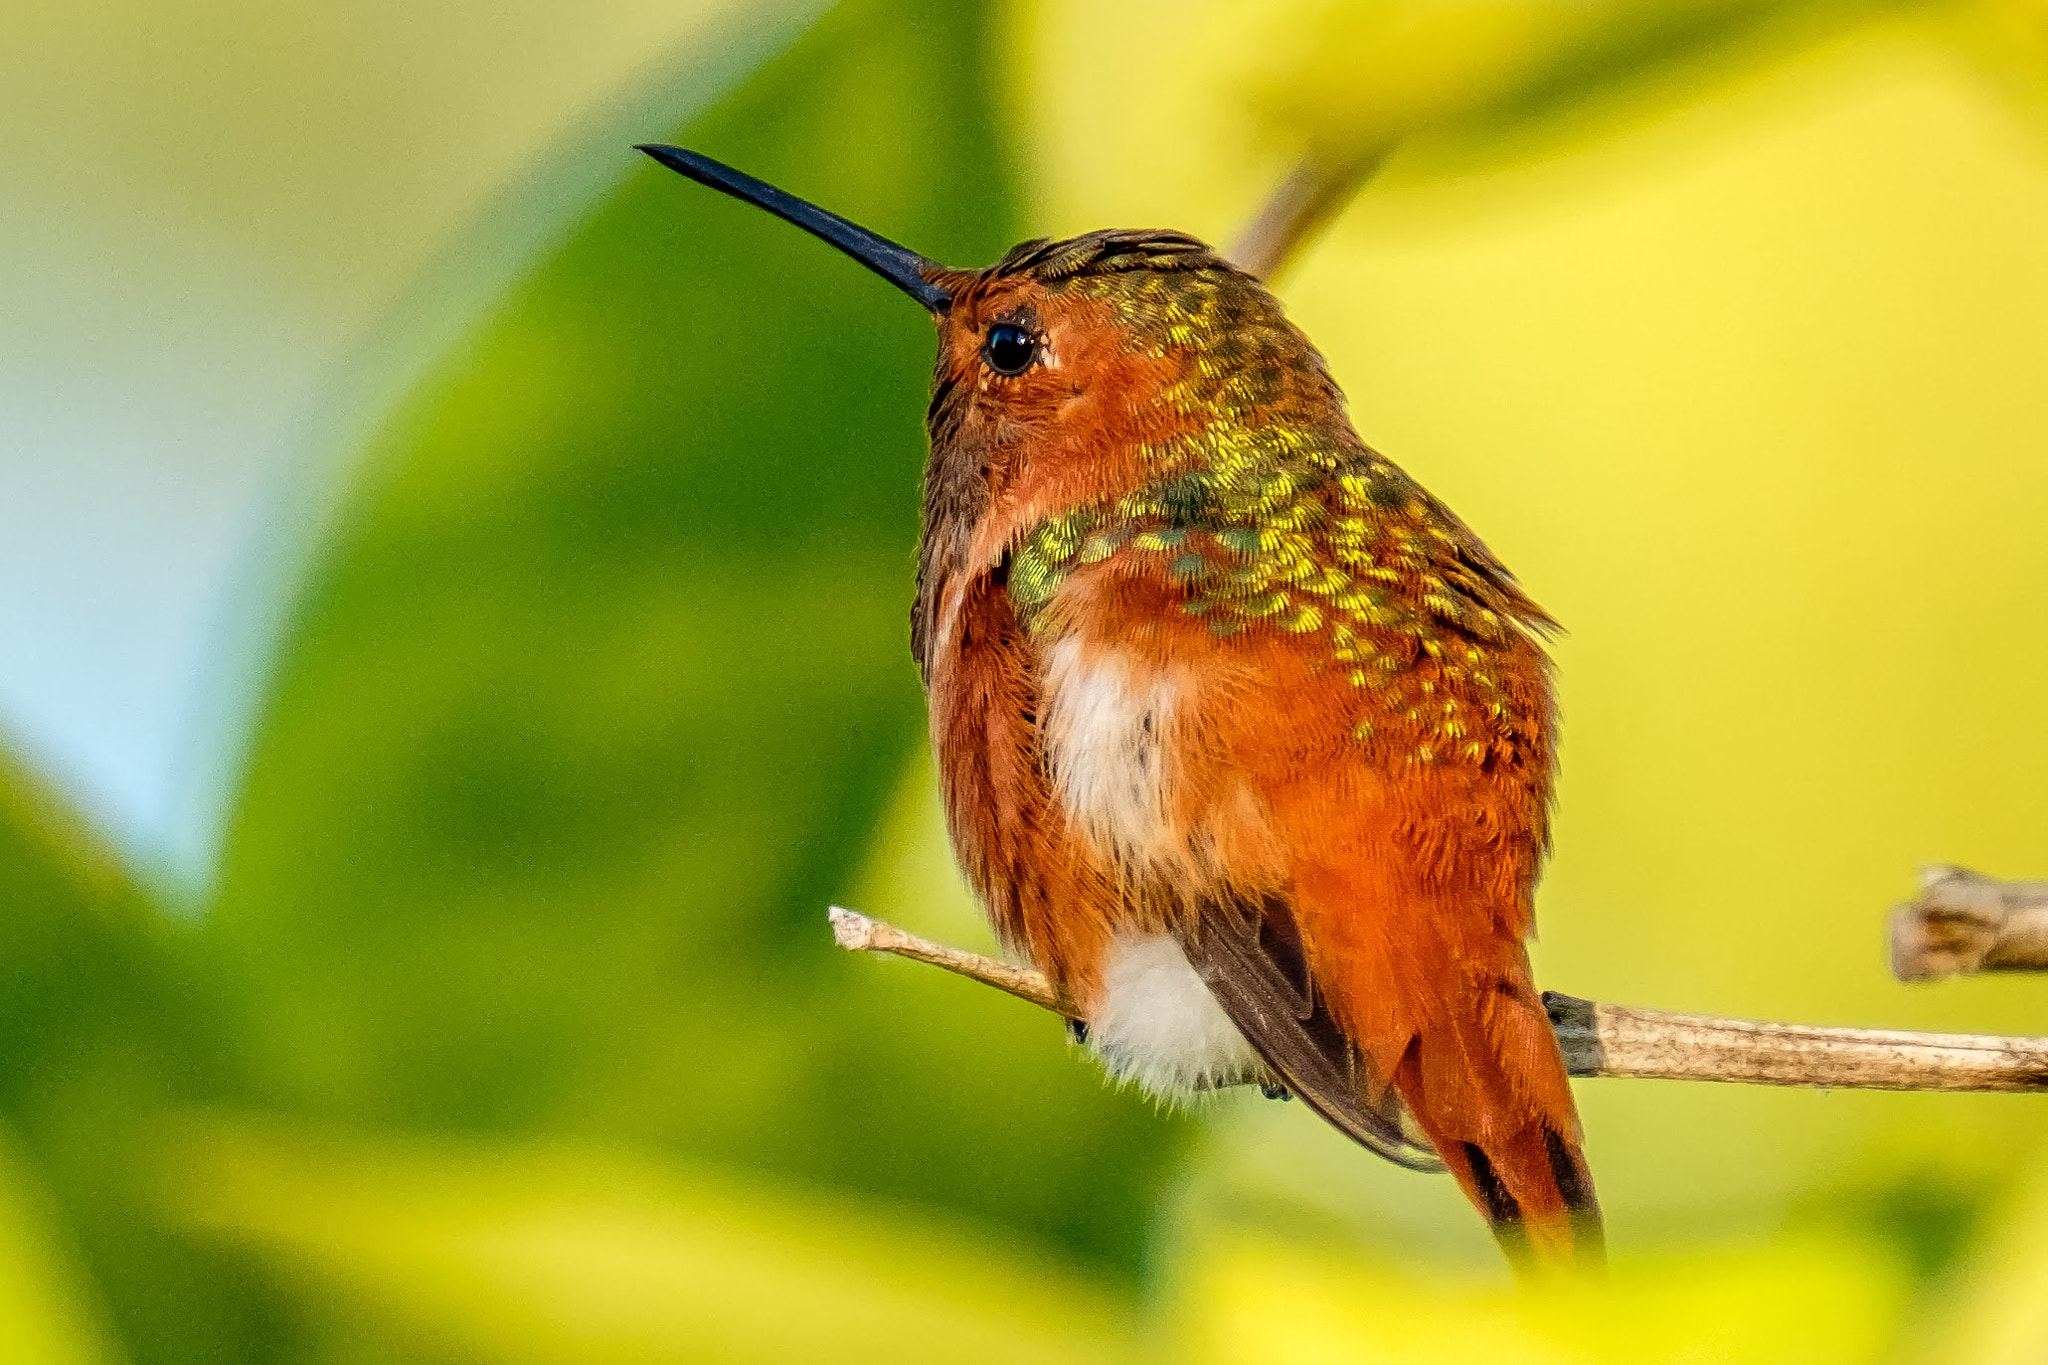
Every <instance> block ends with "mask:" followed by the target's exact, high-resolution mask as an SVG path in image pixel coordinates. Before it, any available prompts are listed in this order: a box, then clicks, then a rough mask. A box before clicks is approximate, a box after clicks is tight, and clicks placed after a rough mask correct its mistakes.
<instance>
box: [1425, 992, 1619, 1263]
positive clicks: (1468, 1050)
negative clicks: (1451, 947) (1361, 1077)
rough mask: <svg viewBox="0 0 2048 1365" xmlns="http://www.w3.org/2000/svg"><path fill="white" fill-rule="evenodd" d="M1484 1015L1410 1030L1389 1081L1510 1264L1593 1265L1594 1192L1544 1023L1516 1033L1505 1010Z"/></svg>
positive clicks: (1597, 1230) (1560, 1065)
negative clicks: (1533, 1033) (1434, 1031)
mask: <svg viewBox="0 0 2048 1365" xmlns="http://www.w3.org/2000/svg"><path fill="white" fill-rule="evenodd" d="M1517 1013H1519V1011H1517ZM1538 1017H1539V1018H1541V1017H1542V1016H1541V1015H1539V1016H1538ZM1488 1022H1490V1023H1491V1024H1492V1025H1493V1027H1490V1028H1489V1027H1486V1026H1485V1024H1483V1023H1481V1021H1478V1020H1472V1021H1463V1027H1460V1026H1459V1025H1455V1024H1454V1025H1451V1032H1452V1033H1453V1034H1454V1036H1453V1037H1451V1038H1445V1037H1444V1036H1442V1035H1441V1034H1438V1035H1437V1036H1435V1037H1430V1036H1425V1037H1422V1038H1418V1039H1416V1040H1415V1042H1414V1043H1413V1044H1411V1045H1410V1047H1409V1049H1408V1051H1407V1053H1406V1055H1405V1056H1404V1057H1403V1058H1402V1061H1401V1065H1400V1066H1399V1067H1398V1068H1397V1069H1396V1071H1395V1077H1394V1086H1395V1089H1396V1090H1398V1091H1399V1092H1400V1093H1401V1098H1402V1099H1403V1100H1405V1101H1406V1102H1407V1104H1408V1107H1409V1108H1410V1109H1411V1110H1412V1111H1413V1112H1414V1114H1415V1117H1416V1119H1417V1120H1418V1121H1419V1122H1420V1123H1421V1125H1422V1127H1423V1130H1424V1131H1425V1132H1427V1133H1428V1134H1429V1136H1430V1140H1431V1141H1432V1142H1433V1143H1435V1145H1436V1149H1437V1152H1438V1153H1439V1154H1440V1155H1441V1156H1442V1157H1443V1160H1444V1164H1445V1165H1446V1166H1448V1167H1449V1168H1450V1170H1451V1174H1453V1175H1454V1176H1456V1177H1457V1179H1458V1183H1459V1184H1460V1185H1461V1186H1463V1187H1464V1190H1465V1193H1466V1195H1467V1196H1468V1197H1470V1199H1471V1200H1472V1202H1473V1204H1475V1205H1476V1206H1478V1209H1479V1211H1480V1212H1481V1213H1482V1214H1484V1215H1485V1216H1486V1221H1487V1223H1488V1224H1489V1225H1490V1226H1491V1227H1492V1229H1493V1235H1494V1237H1495V1239H1496V1240H1498V1241H1499V1242H1500V1244H1501V1249H1502V1250H1503V1251H1505V1252H1506V1253H1507V1256H1508V1259H1509V1261H1510V1262H1512V1263H1513V1264H1514V1266H1515V1268H1516V1270H1517V1271H1519V1272H1524V1273H1527V1272H1531V1271H1534V1270H1537V1269H1539V1268H1549V1267H1553V1266H1564V1265H1570V1266H1577V1267H1580V1268H1587V1269H1590V1268H1596V1267H1598V1266H1599V1265H1601V1264H1603V1263H1604V1261H1605V1259H1606V1241H1605V1236H1604V1233H1603V1231H1602V1227H1601V1222H1600V1202H1599V1199H1598V1198H1597V1197H1596V1196H1595V1194H1594V1192H1593V1177H1592V1174H1591V1172H1590V1171H1589V1170H1588V1169H1587V1167H1586V1159H1585V1157H1584V1156H1583V1155H1582V1154H1581V1153H1580V1151H1579V1143H1578V1138H1577V1128H1578V1124H1577V1115H1576V1113H1575V1112H1574V1110H1573V1107H1572V1101H1571V1090H1570V1082H1569V1081H1568V1080H1567V1079H1566V1077H1565V1071H1564V1060H1563V1058H1562V1057H1560V1056H1559V1055H1558V1052H1557V1044H1556V1043H1555V1041H1554V1040H1553V1038H1552V1035H1551V1033H1550V1030H1549V1027H1548V1024H1547V1023H1545V1024H1543V1025H1541V1027H1542V1030H1543V1031H1542V1035H1541V1038H1540V1039H1538V1038H1535V1037H1528V1038H1521V1037H1519V1036H1516V1035H1520V1034H1522V1033H1524V1032H1525V1031H1526V1030H1524V1029H1522V1028H1520V1027H1517V1026H1516V1025H1515V1024H1513V1023H1509V1022H1508V1021H1507V1020H1503V1019H1499V1018H1495V1019H1493V1020H1491V1021H1488ZM1503 1025H1505V1028H1503V1027H1502V1026H1503ZM1503 1032H1505V1033H1506V1034H1508V1035H1510V1036H1509V1037H1505V1038H1504V1037H1502V1036H1501V1035H1502V1033H1503ZM1508 1042H1512V1043H1514V1044H1515V1045H1514V1046H1507V1047H1503V1046H1501V1044H1503V1043H1508ZM1447 1043H1448V1044H1450V1046H1445V1044H1447ZM1432 1063H1434V1064H1433V1065H1432Z"/></svg>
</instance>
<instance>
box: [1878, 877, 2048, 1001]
mask: <svg viewBox="0 0 2048 1365" xmlns="http://www.w3.org/2000/svg"><path fill="white" fill-rule="evenodd" d="M2040 971H2048V882H2002V881H1999V880H1997V879H1996V878H1994V877H1986V876H1984V875H1982V874H1981V873H1976V872H1972V871H1970V870H1969V869H1968V868H1962V867H1940V866H1937V867H1930V868H1926V869H1924V870H1922V872H1921V874H1920V898H1919V899H1918V900H1915V901H1909V902H1907V903H1906V904H1904V905H1901V906H1900V907H1898V908H1897V909H1896V910H1894V911H1892V972H1893V974H1894V975H1896V976H1897V977H1898V978H1899V980H1901V981H1932V980H1935V979H1937V978H1940V977H1944V976H1957V975H1960V974H1963V973H1966V972H2040Z"/></svg>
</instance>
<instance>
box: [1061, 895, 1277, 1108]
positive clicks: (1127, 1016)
mask: <svg viewBox="0 0 2048 1365" xmlns="http://www.w3.org/2000/svg"><path fill="white" fill-rule="evenodd" d="M1088 1042H1089V1045H1090V1046H1091V1047H1093V1048H1094V1049H1095V1053H1096V1055H1097V1056H1099V1057H1100V1058H1101V1059H1102V1064H1103V1066H1105V1067H1106V1068H1108V1070H1109V1073H1110V1074H1111V1075H1112V1076H1114V1077H1115V1078H1116V1079H1117V1080H1119V1081H1127V1082H1130V1083H1133V1084H1135V1085H1137V1086H1138V1088H1139V1089H1141V1090H1143V1091H1144V1092H1145V1093H1146V1094H1148V1095H1150V1096H1152V1097H1153V1098H1154V1099H1161V1100H1177V1099H1185V1098H1187V1097H1189V1096H1190V1095H1192V1094H1195V1093H1196V1092H1199V1091H1204V1090H1213V1089H1215V1088H1216V1087H1218V1086H1223V1085H1236V1084H1238V1083H1240V1082H1244V1081H1257V1080H1262V1079H1264V1078H1265V1076H1266V1067H1265V1064H1264V1063H1262V1062H1261V1061H1260V1060H1259V1058H1258V1054H1257V1053H1255V1052H1253V1051H1252V1049H1251V1044H1249V1043H1247V1042H1245V1040H1244V1035H1243V1034H1241V1033H1239V1032H1238V1031H1237V1025H1235V1024H1233V1023H1231V1022H1230V1016H1229V1015H1227V1014H1225V1013H1224V1012H1223V1006H1221V1005H1219V1004H1217V1003H1216V997H1215V996H1214V995H1213V994H1212V993H1211V992H1210V990H1209V987H1208V986H1207V985H1206V984H1204V983H1203V981H1202V978H1201V977H1199V976H1197V975H1196V974H1195V969H1194V968H1193V967H1192V966H1190V965H1189V964H1188V959H1187V955H1186V954H1185V953H1183V952H1181V949H1180V945H1179V944H1178V943H1176V942H1174V940H1173V939H1172V937H1171V936H1169V935H1166V934H1128V935H1121V936H1119V937H1118V938H1117V940H1116V942H1115V944H1114V946H1113V947H1112V948H1111V950H1110V957H1109V966H1108V970H1107V971H1105V972H1104V973H1103V978H1102V1000H1101V1003H1100V1004H1099V1005H1098V1006H1097V1007H1096V1009H1095V1012H1094V1017H1093V1018H1091V1019H1090V1020H1089V1021H1088Z"/></svg>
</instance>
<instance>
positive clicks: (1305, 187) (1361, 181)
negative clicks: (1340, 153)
mask: <svg viewBox="0 0 2048 1365" xmlns="http://www.w3.org/2000/svg"><path fill="white" fill-rule="evenodd" d="M1390 150H1391V148H1389V149H1385V150H1381V151H1377V152H1373V153H1371V154H1369V155H1364V156H1354V157H1352V158H1350V159H1348V160H1346V161H1344V162H1342V163H1337V164H1332V163H1330V162H1328V161H1326V160H1325V159H1324V158H1323V157H1321V156H1318V155H1317V154H1315V153H1313V152H1311V153H1310V154H1309V155H1308V156H1305V157H1303V158H1302V160H1301V162H1300V164H1298V165H1297V166H1296V167H1295V168H1294V170H1293V172H1292V173H1291V174H1290V175H1289V176H1288V177H1287V179H1285V180H1284V181H1282V182H1281V183H1280V188H1279V189H1277V190H1275V191H1273V195H1272V197H1271V198H1270V199H1268V200H1266V202H1265V205H1264V207H1262V208H1260V210H1259V211H1258V214H1257V215H1256V216H1255V217H1253V219H1252V221H1251V225H1250V226H1249V227H1247V228H1246V229H1245V230H1244V235H1243V236H1241V237H1239V238H1238V239H1237V244H1236V245H1235V246H1233V247H1232V248H1231V250H1230V259H1231V260H1232V261H1234V262H1235V263H1236V264H1237V266H1238V268H1239V269H1240V270H1243V271H1245V272H1247V273H1249V274H1252V275H1256V276H1258V277H1259V278H1260V279H1262V280H1266V281H1268V282H1271V281H1272V280H1273V279H1275V278H1276V277H1277V276H1278V275H1279V274H1280V272H1281V271H1282V270H1284V269H1286V267H1287V265H1288V264H1289V263H1290V262H1291V261H1293V260H1294V258H1295V257H1296V256H1298V255H1299V254H1300V253H1301V250H1302V248H1303V247H1304V246H1306V245H1307V244H1308V241H1309V239H1310V238H1311V237H1313V236H1314V235H1315V234H1316V233H1317V232H1319V231H1320V230H1321V229H1322V228H1323V226H1324V224H1326V223H1328V222H1329V221H1330V219H1332V218H1334V217H1336V216H1337V213H1338V211H1339V210H1341V209H1342V208H1343V207H1344V205H1345V204H1347V203H1349V202H1350V200H1351V197H1352V196H1353V195H1355V194H1357V193H1358V191H1359V190H1360V189H1362V188H1363V187H1364V185H1365V182H1366V181H1368V180H1370V179H1372V177H1373V173H1374V172H1376V171H1378V170H1379V168H1380V167H1381V166H1382V165H1384V164H1385V163H1386V159H1387V152H1388V151H1390Z"/></svg>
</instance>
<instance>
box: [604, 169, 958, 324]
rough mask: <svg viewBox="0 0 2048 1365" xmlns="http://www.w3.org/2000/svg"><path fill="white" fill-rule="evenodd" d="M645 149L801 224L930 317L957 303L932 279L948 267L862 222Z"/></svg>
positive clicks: (738, 175) (737, 174)
mask: <svg viewBox="0 0 2048 1365" xmlns="http://www.w3.org/2000/svg"><path fill="white" fill-rule="evenodd" d="M639 150H640V151H643V152H645V153H647V155H649V156H651V157H653V158H654V159H655V160H656V161H659V162H660V163H661V164H662V165H664V166H666V167H668V168H669V169H670V170H672V171H674V172H676V173H677V174H678V175H686V176H688V177H689V178H690V179H692V180H694V181H696V182H697V183H698V184H700V185H709V186H710V187H711V188H712V189H714V190H721V191H723V192H724V193H726V194H729V195H731V196H732V197H733V198H735V199H744V200H745V201H746V202H747V203H749V204H752V205H754V206H755V207H757V208H764V209H766V210H768V212H770V213H772V214H774V215H775V216H776V217H777V218H781V219H783V220H784V221H786V222H791V223H795V224H796V225H797V226H798V227H800V228H802V229H803V230H804V231H805V232H808V233H810V234H811V235H812V236H813V237H820V238H823V239H824V240H825V241H827V242H830V243H831V244H832V245H833V246H836V247H838V248H839V249H840V250H841V251H843V252H845V253H846V254H847V255H849V256H851V257H853V259H855V260H856V261H859V262H860V263H861V264H862V265H864V266H866V267H867V268H868V269H870V270H872V271H874V272H875V273H876V274H877V275H880V276H881V277H882V278H883V279H885V280H887V281H888V282H889V283H891V284H893V285H895V286H896V287H897V288H898V289H901V290H902V291H903V292H904V293H906V294H908V295H910V297H912V298H914V299H916V300H917V301H918V302H919V303H921V304H923V305H924V306H925V309H926V310H927V311H929V312H933V313H940V312H944V311H945V310H946V308H947V306H948V305H950V304H951V303H952V302H953V297H952V295H950V294H948V293H947V292H946V291H945V290H943V289H941V288H939V286H937V285H936V284H933V283H932V279H931V277H932V276H933V275H936V274H938V273H940V272H941V271H943V270H944V269H945V267H943V266H941V265H940V264H939V263H938V262H936V261H933V260H928V259H926V258H925V257H923V256H920V255H918V254H917V253H916V252H915V251H912V250H910V249H909V248H908V247H901V246H898V245H896V243H894V242H892V241H890V240H889V239H888V238H887V237H883V236H880V235H879V234H877V233H873V232H869V231H868V230H867V229H866V228H864V227H862V226H860V225H859V224H858V223H849V222H847V221H846V220H845V219H844V218H841V217H840V216H839V215H838V214H836V213H828V212H826V211H825V210H824V209H821V208H819V207H818V206H817V205H816V204H811V203H806V202H805V201H804V200H801V199H799V198H797V197H796V196H795V195H793V194H787V193H785V192H783V191H782V190H778V189H776V188H775V187H774V186H773V185H770V184H768V183H766V182H765V181H761V180H756V179H754V177H753V176H751V175H747V174H745V173H744V172H741V171H736V170H734V169H733V168H732V167H730V166H728V165H726V164H725V163H724V162H723V161H713V160H712V159H711V158H710V157H708V156H705V155H703V154H702V153H699V152H690V151H685V150H684V149H682V148H681V147H667V146H663V145H662V144H660V143H650V142H643V143H641V144H639Z"/></svg>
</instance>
